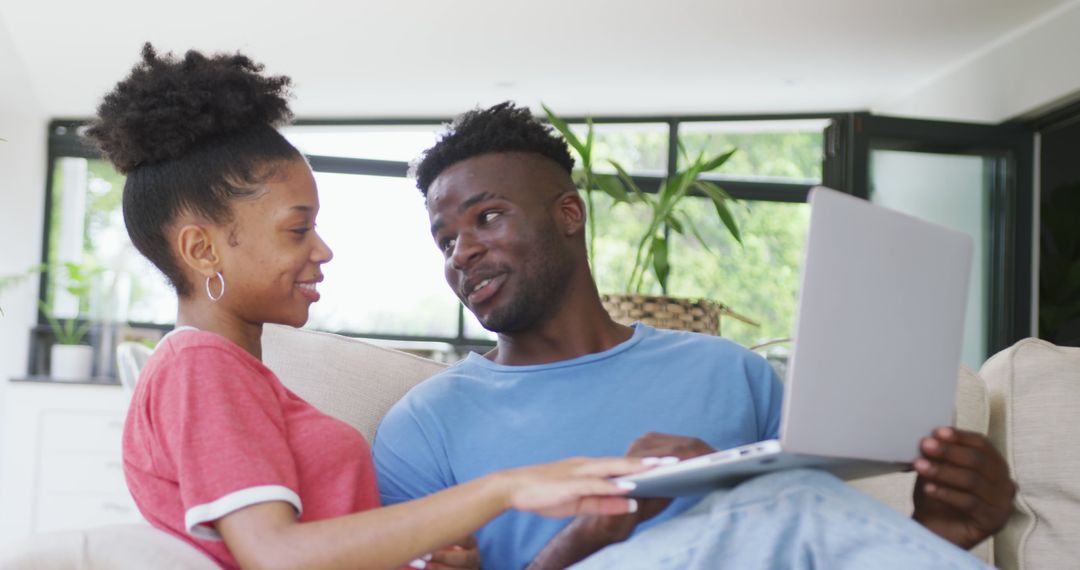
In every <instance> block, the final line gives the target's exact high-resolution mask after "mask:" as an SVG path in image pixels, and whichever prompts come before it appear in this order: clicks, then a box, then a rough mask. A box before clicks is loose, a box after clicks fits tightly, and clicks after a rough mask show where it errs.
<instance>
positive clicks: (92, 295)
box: [48, 157, 176, 324]
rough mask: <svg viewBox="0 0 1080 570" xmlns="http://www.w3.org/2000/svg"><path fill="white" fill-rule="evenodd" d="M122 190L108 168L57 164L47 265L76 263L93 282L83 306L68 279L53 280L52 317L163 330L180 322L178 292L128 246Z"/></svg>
mask: <svg viewBox="0 0 1080 570" xmlns="http://www.w3.org/2000/svg"><path fill="white" fill-rule="evenodd" d="M123 187H124V177H123V176H122V175H120V174H119V173H117V172H116V170H114V169H113V167H112V165H110V164H109V163H108V162H106V161H104V160H96V159H95V160H87V159H84V158H74V157H62V158H59V159H57V161H56V163H55V166H54V170H53V188H52V199H53V204H52V220H51V225H50V235H49V244H50V247H49V255H48V259H49V264H50V267H57V268H60V267H63V265H64V264H65V263H74V264H77V265H79V266H80V267H81V268H83V271H84V272H85V273H87V274H90V275H93V278H92V279H90V283H89V286H90V290H89V292H88V294H86V295H85V296H84V298H83V299H81V300H80V299H78V298H76V297H75V296H73V295H71V294H69V293H68V292H67V290H66V288H65V285H66V284H67V279H66V278H65V275H63V271H54V272H52V273H50V283H49V299H50V301H51V303H52V306H53V313H54V315H56V316H58V317H61V318H68V317H74V316H76V315H81V316H82V317H84V318H92V319H95V320H114V321H135V322H146V323H162V324H165V323H171V322H173V321H174V320H175V319H176V295H175V294H174V293H173V291H172V288H171V287H170V286H169V285H168V283H167V281H166V280H165V277H164V276H163V275H162V274H161V273H160V272H158V270H157V269H156V268H154V266H153V265H152V264H150V262H149V261H147V260H146V259H145V258H144V257H143V256H142V255H141V254H139V252H138V251H137V250H136V249H135V247H134V246H133V245H132V244H131V241H130V240H129V239H128V235H127V230H126V229H125V227H124V219H123V213H122V211H121V198H122V195H123ZM57 273H61V275H57Z"/></svg>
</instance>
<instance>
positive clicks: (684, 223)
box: [544, 105, 742, 293]
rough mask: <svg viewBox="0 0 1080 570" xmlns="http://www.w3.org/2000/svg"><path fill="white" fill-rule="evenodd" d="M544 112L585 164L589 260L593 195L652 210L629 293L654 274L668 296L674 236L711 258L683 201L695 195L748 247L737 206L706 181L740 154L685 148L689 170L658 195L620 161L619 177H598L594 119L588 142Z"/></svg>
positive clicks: (581, 181)
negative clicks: (736, 214) (688, 239)
mask: <svg viewBox="0 0 1080 570" xmlns="http://www.w3.org/2000/svg"><path fill="white" fill-rule="evenodd" d="M544 112H545V113H546V114H547V118H548V120H549V121H550V122H551V125H552V126H553V127H555V129H556V130H558V131H559V133H560V134H561V135H562V136H563V138H565V139H566V142H567V144H569V145H570V147H571V148H572V149H574V152H575V153H577V155H578V158H579V159H580V162H581V169H580V173H579V175H578V176H577V178H578V180H576V182H577V183H578V184H579V186H580V187H581V188H582V190H583V193H584V195H585V203H586V208H588V210H589V216H588V220H589V226H588V233H589V237H588V249H589V258H590V259H595V240H596V226H595V218H596V216H594V215H593V212H594V204H593V197H592V193H593V192H594V191H596V190H599V191H602V192H604V193H605V194H607V195H608V196H609V197H611V199H612V200H613V201H614V203H615V204H616V205H617V204H642V205H645V206H646V207H647V208H648V211H649V221H648V223H647V224H646V229H645V231H644V233H643V234H642V235H641V236H640V238H638V239H637V240H636V242H637V243H636V247H635V255H634V264H633V266H632V268H631V271H630V276H629V278H628V280H627V283H626V286H625V290H626V291H627V292H630V293H641V292H642V289H643V288H644V286H645V276H646V275H647V274H648V273H649V272H651V273H652V274H653V276H654V277H655V279H656V282H657V283H658V284H659V285H660V289H661V291H663V292H664V293H666V292H667V283H668V277H669V276H670V275H671V270H672V263H671V256H670V242H669V239H668V238H669V236H670V233H671V232H675V233H677V234H680V235H683V236H692V237H693V238H694V239H695V240H697V241H698V243H700V244H701V245H702V247H704V248H705V250H706V251H708V252H709V253H712V254H714V255H715V253H714V252H713V250H712V248H711V247H710V246H709V244H708V243H707V242H706V240H705V239H704V238H703V237H702V235H701V232H699V231H698V229H697V227H696V225H695V224H694V221H693V219H692V218H691V217H690V216H689V215H687V213H686V212H685V211H684V210H683V209H682V205H683V204H684V202H683V200H684V199H686V198H687V197H689V196H693V195H695V194H696V195H698V196H702V197H704V198H705V199H708V200H710V201H711V202H712V204H713V206H714V207H715V211H716V216H717V219H718V220H719V221H720V223H722V224H723V226H724V227H725V228H727V230H728V233H730V234H731V236H732V237H733V238H734V239H735V241H736V242H738V243H739V244H740V245H741V244H742V235H741V234H740V232H739V226H738V224H737V223H736V221H735V218H734V216H732V215H731V209H730V208H729V204H733V203H735V199H734V198H732V197H731V195H730V194H728V193H727V192H726V191H725V190H724V189H723V188H721V187H720V186H719V185H718V184H716V183H715V182H712V181H709V180H705V179H702V178H701V177H702V175H703V174H706V173H708V172H713V171H715V170H716V169H718V168H720V167H721V166H723V165H724V163H725V162H727V160H728V159H729V158H731V156H732V155H733V154H734V153H735V149H732V150H730V151H728V152H725V153H722V154H718V155H706V154H705V152H704V151H702V152H700V153H698V154H697V155H696V156H695V157H693V158H692V159H691V158H690V157H689V156H687V154H686V149H685V148H683V146H682V145H681V144H679V152H680V155H681V156H682V158H683V159H684V162H686V163H687V164H688V165H687V166H686V167H685V168H684V169H682V170H678V171H676V172H675V173H674V175H672V176H670V177H668V178H667V179H666V180H664V182H663V183H662V184H661V185H660V188H659V190H658V191H657V192H656V193H655V194H653V193H648V192H644V191H642V190H641V189H640V188H639V187H638V185H637V183H636V182H634V180H633V178H632V177H631V176H630V175H629V174H628V173H627V170H626V169H625V168H624V167H623V166H622V165H621V164H619V163H618V162H616V161H614V160H607V162H608V163H609V164H610V165H611V166H612V167H613V168H614V169H615V171H616V173H617V174H597V173H596V172H595V170H594V166H595V163H594V159H595V156H594V154H593V150H594V149H593V144H594V141H595V136H594V133H593V123H592V120H591V119H587V120H586V135H585V139H584V140H582V139H581V137H579V136H577V135H576V134H575V133H574V132H573V131H572V130H571V129H570V127H569V125H568V124H567V123H566V121H564V120H562V119H561V118H559V117H558V116H557V115H556V114H555V113H554V112H553V111H552V110H551V109H549V108H548V107H547V106H546V105H545V106H544Z"/></svg>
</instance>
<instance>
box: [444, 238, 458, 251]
mask: <svg viewBox="0 0 1080 570" xmlns="http://www.w3.org/2000/svg"><path fill="white" fill-rule="evenodd" d="M456 243H457V240H456V239H445V240H443V241H442V244H441V246H440V248H441V249H442V250H443V253H446V252H449V251H453V249H454V245H455V244H456Z"/></svg>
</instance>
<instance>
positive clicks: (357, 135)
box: [281, 125, 443, 162]
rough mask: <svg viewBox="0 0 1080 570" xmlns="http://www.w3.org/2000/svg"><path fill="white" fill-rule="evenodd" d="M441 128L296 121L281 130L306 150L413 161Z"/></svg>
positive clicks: (428, 145)
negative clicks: (330, 124)
mask: <svg viewBox="0 0 1080 570" xmlns="http://www.w3.org/2000/svg"><path fill="white" fill-rule="evenodd" d="M442 130H443V128H442V126H440V125H416V126H411V125H408V126H363V125H333V126H307V125H300V126H297V125H293V126H290V127H285V128H283V129H281V133H282V134H283V135H285V138H287V139H288V140H289V142H291V143H292V144H293V145H294V146H296V148H298V149H300V152H302V153H304V154H313V155H321V156H343V157H348V158H367V159H372V160H398V161H404V162H410V161H412V160H413V159H415V158H416V157H418V156H420V153H422V152H423V151H425V150H427V149H428V148H431V147H432V146H433V145H434V144H435V141H436V138H437V136H438V134H439V133H440V132H441V131H442Z"/></svg>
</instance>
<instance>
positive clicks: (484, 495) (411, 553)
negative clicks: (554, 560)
mask: <svg viewBox="0 0 1080 570" xmlns="http://www.w3.org/2000/svg"><path fill="white" fill-rule="evenodd" d="M648 468H649V466H648V465H646V464H645V463H643V462H642V460H641V459H634V458H613V459H580V458H576V459H567V460H564V461H559V462H556V463H548V464H544V465H537V466H533V467H523V468H519V469H513V470H509V471H503V472H499V473H494V474H492V475H488V476H485V477H482V478H479V479H476V480H473V481H470V482H467V483H463V484H461V485H458V486H455V487H452V488H450V489H447V490H445V491H441V492H439V493H436V494H434V495H431V496H428V497H424V498H421V499H417V500H415V501H409V502H406V503H401V504H398V505H393V506H390V507H384V508H379V509H372V510H369V511H364V512H360V513H355V514H352V515H348V516H344V517H338V518H334V519H327V520H322V521H314V522H307V523H299V522H297V521H296V512H295V511H294V510H293V507H292V506H291V505H289V504H287V503H284V502H280V501H275V502H268V503H260V504H257V505H252V506H250V507H245V508H243V509H240V510H237V511H234V512H232V513H230V514H228V515H226V516H224V517H222V518H221V519H219V520H218V521H217V529H218V531H219V532H220V533H221V535H222V536H223V537H224V539H225V543H226V545H227V546H228V547H229V550H230V551H231V552H232V554H233V556H234V557H236V560H237V561H238V562H239V563H240V564H241V566H243V567H244V568H301V567H302V568H335V569H336V568H343V567H357V566H362V567H365V568H396V567H400V566H402V565H404V564H407V563H408V561H409V560H411V559H413V558H416V557H418V556H421V555H423V554H424V553H427V552H431V551H433V550H436V549H438V548H440V547H442V546H445V545H447V544H450V543H452V542H453V541H454V540H456V539H458V538H460V537H462V536H465V535H468V534H470V533H472V532H473V531H475V530H476V529H478V528H480V527H481V526H482V525H483V524H484V523H486V522H487V521H489V520H491V519H492V518H494V517H495V516H497V515H499V514H500V513H502V512H503V511H505V510H507V509H511V508H513V509H518V510H523V511H530V512H534V513H537V514H540V515H543V516H550V517H566V516H573V515H577V514H587V513H591V514H603V515H614V514H624V513H627V512H633V511H634V510H635V509H636V506H637V505H636V502H634V501H633V499H627V498H624V497H620V496H619V495H621V494H623V493H625V492H626V489H625V488H622V487H620V486H618V485H616V484H615V483H612V482H611V481H609V480H608V479H607V478H608V477H611V476H616V475H623V474H627V473H635V472H638V471H642V470H644V469H648Z"/></svg>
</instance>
